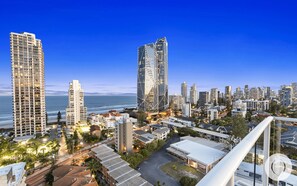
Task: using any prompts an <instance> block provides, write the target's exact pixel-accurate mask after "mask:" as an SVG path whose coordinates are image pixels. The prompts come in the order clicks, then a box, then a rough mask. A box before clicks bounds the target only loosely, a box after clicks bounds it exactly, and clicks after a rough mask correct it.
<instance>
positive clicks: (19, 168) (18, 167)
mask: <svg viewBox="0 0 297 186" xmlns="http://www.w3.org/2000/svg"><path fill="white" fill-rule="evenodd" d="M25 166H26V163H25V162H20V163H14V164H10V165H7V166H4V167H0V176H5V175H7V174H8V173H9V171H10V170H11V169H12V174H13V175H14V176H15V182H14V183H16V185H19V184H20V183H21V181H22V178H23V175H24V173H25Z"/></svg>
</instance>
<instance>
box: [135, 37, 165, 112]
mask: <svg viewBox="0 0 297 186" xmlns="http://www.w3.org/2000/svg"><path fill="white" fill-rule="evenodd" d="M168 99H169V97H168V44H167V41H166V38H161V39H158V40H157V42H156V43H151V44H146V45H144V46H141V47H139V48H138V77H137V104H138V109H139V110H141V111H163V110H165V109H167V108H168V106H169V100H168Z"/></svg>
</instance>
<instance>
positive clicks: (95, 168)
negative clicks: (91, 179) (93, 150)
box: [88, 159, 101, 175]
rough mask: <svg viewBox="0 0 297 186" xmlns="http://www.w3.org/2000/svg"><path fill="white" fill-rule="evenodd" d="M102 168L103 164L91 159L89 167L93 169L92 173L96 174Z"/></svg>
mask: <svg viewBox="0 0 297 186" xmlns="http://www.w3.org/2000/svg"><path fill="white" fill-rule="evenodd" d="M100 168H101V166H100V164H99V163H98V162H97V161H96V160H94V159H92V160H91V161H89V163H88V169H89V170H90V171H91V173H92V175H93V174H96V172H97V171H99V170H100Z"/></svg>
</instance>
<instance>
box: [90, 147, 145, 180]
mask: <svg viewBox="0 0 297 186" xmlns="http://www.w3.org/2000/svg"><path fill="white" fill-rule="evenodd" d="M92 152H93V153H95V156H96V157H97V158H98V159H99V160H100V163H101V164H102V166H104V167H105V168H107V169H108V175H109V176H110V177H112V178H113V179H114V180H116V182H117V184H116V185H121V186H126V185H127V186H128V185H129V186H134V185H135V186H138V185H151V184H150V183H149V182H147V181H146V180H144V179H143V178H141V177H140V176H141V174H140V173H139V172H138V171H136V170H134V169H132V168H131V167H130V166H129V164H128V163H127V162H126V161H124V160H122V159H121V158H120V155H118V154H117V153H116V152H114V151H113V149H111V148H109V147H108V146H107V145H100V146H98V147H95V148H93V149H92Z"/></svg>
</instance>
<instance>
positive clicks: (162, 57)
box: [156, 37, 169, 111]
mask: <svg viewBox="0 0 297 186" xmlns="http://www.w3.org/2000/svg"><path fill="white" fill-rule="evenodd" d="M156 54H157V66H158V88H159V90H158V91H159V111H163V110H166V109H168V107H169V97H168V43H167V41H166V38H165V37H164V38H161V39H158V40H157V42H156Z"/></svg>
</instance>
